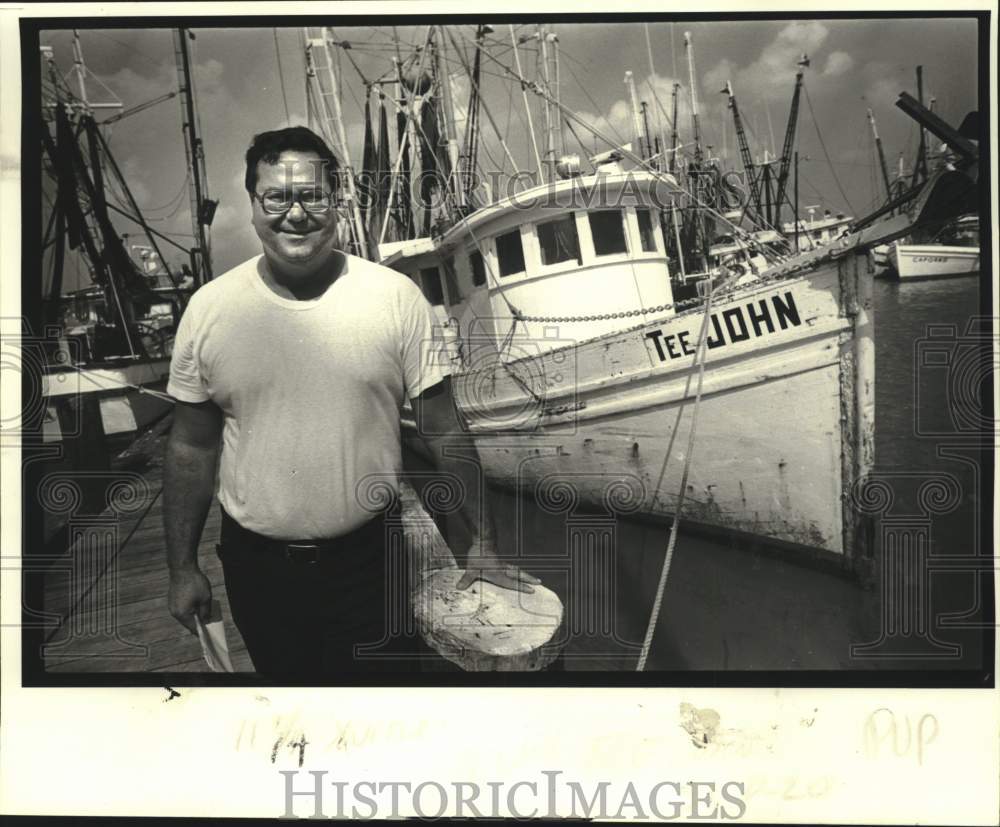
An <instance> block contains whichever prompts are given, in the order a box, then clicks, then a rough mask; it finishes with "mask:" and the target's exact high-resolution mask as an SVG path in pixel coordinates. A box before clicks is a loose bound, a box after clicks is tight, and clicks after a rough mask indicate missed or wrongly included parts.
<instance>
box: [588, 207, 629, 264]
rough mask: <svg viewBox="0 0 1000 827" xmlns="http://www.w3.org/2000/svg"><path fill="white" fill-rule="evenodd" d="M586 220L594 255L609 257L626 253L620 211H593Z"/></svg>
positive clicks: (623, 226)
mask: <svg viewBox="0 0 1000 827" xmlns="http://www.w3.org/2000/svg"><path fill="white" fill-rule="evenodd" d="M587 218H588V219H590V234H591V235H592V236H593V237H594V254H595V255H598V256H610V255H614V254H615V253H626V252H628V247H626V245H625V225H624V223H623V222H622V211H621V210H594V211H593V212H591V213H590V214H588V216H587Z"/></svg>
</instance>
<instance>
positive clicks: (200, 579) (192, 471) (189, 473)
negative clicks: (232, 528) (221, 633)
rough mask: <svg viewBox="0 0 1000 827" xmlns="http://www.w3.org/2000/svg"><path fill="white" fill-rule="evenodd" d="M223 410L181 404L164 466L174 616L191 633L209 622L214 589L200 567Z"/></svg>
mask: <svg viewBox="0 0 1000 827" xmlns="http://www.w3.org/2000/svg"><path fill="white" fill-rule="evenodd" d="M222 421H223V418H222V411H221V410H220V409H219V407H218V406H217V405H215V403H213V402H199V403H190V402H177V404H176V405H175V407H174V423H173V427H172V428H171V430H170V437H169V439H168V440H167V451H166V457H165V461H164V467H163V520H164V528H165V530H166V540H167V567H168V569H169V573H170V588H169V591H168V593H167V606H168V608H169V610H170V613H171V614H172V615H173V616H174V617H175V618H176V619H177V620H178V622H180V623H181V624H183V625H184V626H185V627H186V628H187V629H188V630H190V631H191V632H195V631H196V629H195V624H194V618H193V614H194V613H195V612H197V614H198V616H199V617H200V618H202V620H203V621H205V620H207V619H208V613H209V604H210V602H211V599H212V587H211V586H210V585H209V582H208V578H206V577H205V575H204V574H203V573H202V571H201V569H200V568H199V567H198V543H199V541H200V539H201V531H202V528H204V525H205V518H206V516H207V515H208V509H209V507H210V506H211V504H212V496H213V494H214V492H215V470H216V462H217V460H218V456H219V443H220V440H221V436H222Z"/></svg>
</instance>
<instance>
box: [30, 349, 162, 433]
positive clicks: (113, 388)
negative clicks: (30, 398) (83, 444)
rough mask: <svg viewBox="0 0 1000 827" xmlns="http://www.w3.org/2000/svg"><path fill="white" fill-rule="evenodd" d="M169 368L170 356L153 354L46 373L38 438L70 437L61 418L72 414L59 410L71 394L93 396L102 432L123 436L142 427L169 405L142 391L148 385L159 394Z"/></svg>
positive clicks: (72, 425) (156, 417)
mask: <svg viewBox="0 0 1000 827" xmlns="http://www.w3.org/2000/svg"><path fill="white" fill-rule="evenodd" d="M169 371H170V360H169V359H156V360H150V361H145V362H138V363H134V364H127V365H121V366H115V365H110V366H99V367H98V366H87V367H80V368H66V369H58V370H51V371H48V372H46V373H45V374H44V376H43V380H42V395H43V397H44V398H45V406H46V411H45V417H44V420H43V423H42V439H43V441H44V442H61V441H62V440H63V439H64V438H66V437H67V436H73V434H72V433H71V434H65V433H63V430H64V425H65V422H66V421H69V422H70V423H74V422H75V419H76V417H75V416H71V417H70V419H69V420H66V418H65V416H64V417H63V418H62V419H60V416H59V409H60V407H61V406H64V405H65V404H66V403H67V402H68V401H69V400H70V399H72V398H74V397H75V398H80V397H82V396H84V395H93V396H94V397H95V398H96V399H97V401H98V407H99V410H100V418H101V428H102V431H103V433H104V435H105V436H109V437H118V436H125V435H128V434H133V433H136V432H137V431H140V430H142V429H143V428H145V427H146V426H147V425H149V424H151V423H152V422H155V421H156V420H157V419H159V418H160V417H162V416H164V415H165V414H166V413H167V412H168V411H169V410H170V409H171V408H172V407H173V405H172V403H171V402H170V401H169V400H166V399H163V398H162V397H159V396H155V395H153V394H149V393H145V390H147V389H148V390H153V391H159V392H160V393H164V392H165V391H166V385H167V376H168V374H169ZM140 388H141V389H140ZM70 428H71V430H75V428H76V425H75V424H71V425H70Z"/></svg>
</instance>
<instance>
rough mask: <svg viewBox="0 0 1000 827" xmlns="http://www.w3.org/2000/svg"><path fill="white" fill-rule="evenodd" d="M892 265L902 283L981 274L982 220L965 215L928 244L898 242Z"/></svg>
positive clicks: (892, 255) (891, 256) (893, 251)
mask: <svg viewBox="0 0 1000 827" xmlns="http://www.w3.org/2000/svg"><path fill="white" fill-rule="evenodd" d="M889 265H890V267H891V268H892V270H893V271H894V272H895V274H896V275H897V277H898V278H900V279H901V280H910V279H924V278H940V277H944V276H967V275H972V274H975V273H978V272H979V218H978V217H977V216H975V215H966V216H962V217H961V218H960V219H958V220H957V221H956V222H954V223H952V224H949V225H948V226H946V227H945V228H944V229H943V230H942V231H941V232H940V233H938V234H937V236H936V237H935V239H934V240H933V241H931V242H930V243H927V244H910V243H906V242H902V241H897V242H895V243H894V244H892V246H891V247H890V250H889Z"/></svg>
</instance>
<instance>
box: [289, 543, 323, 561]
mask: <svg viewBox="0 0 1000 827" xmlns="http://www.w3.org/2000/svg"><path fill="white" fill-rule="evenodd" d="M284 553H285V559H286V560H291V561H292V562H293V563H309V564H310V565H311V564H313V563H318V562H319V555H320V552H319V545H318V544H317V543H286V544H285V550H284Z"/></svg>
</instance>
